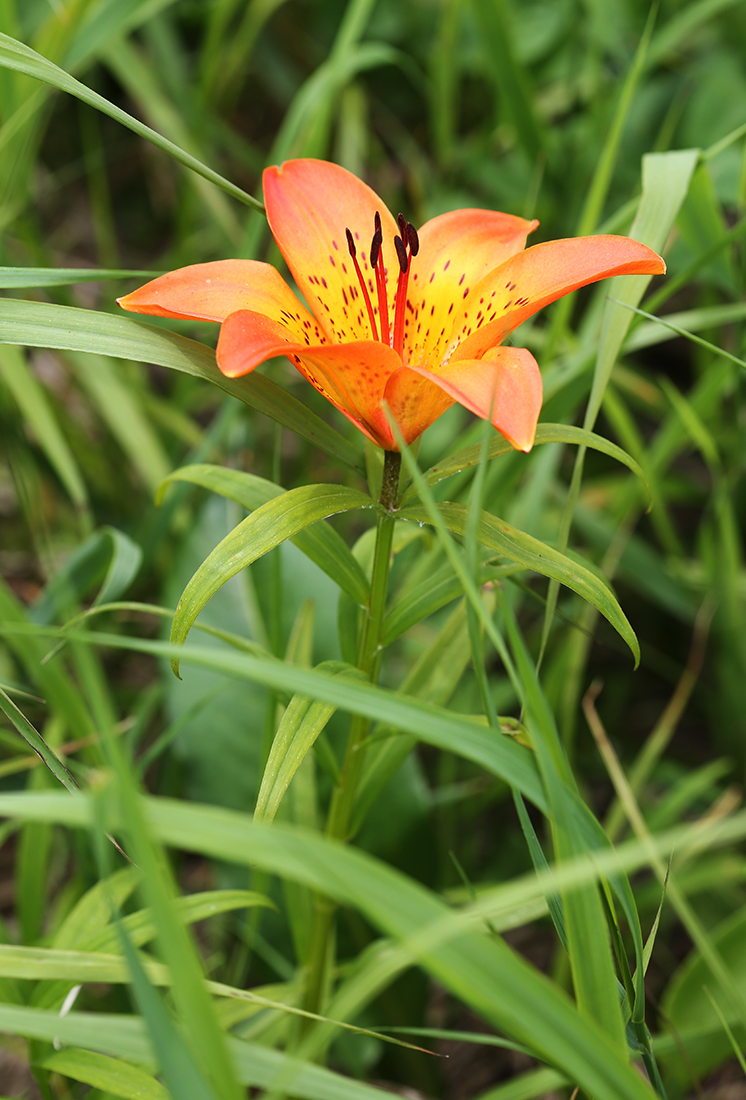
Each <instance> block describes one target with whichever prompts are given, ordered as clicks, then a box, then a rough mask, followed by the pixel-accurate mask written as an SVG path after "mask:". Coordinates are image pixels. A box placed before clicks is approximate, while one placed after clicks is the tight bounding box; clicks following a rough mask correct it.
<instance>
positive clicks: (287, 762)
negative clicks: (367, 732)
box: [254, 661, 365, 822]
mask: <svg viewBox="0 0 746 1100" xmlns="http://www.w3.org/2000/svg"><path fill="white" fill-rule="evenodd" d="M318 668H319V669H320V670H323V671H326V672H330V673H331V674H332V675H333V676H347V677H352V678H353V679H362V680H364V679H365V677H364V676H363V674H362V673H361V672H359V671H358V670H357V669H353V668H350V666H349V665H343V664H341V663H340V662H339V661H326V662H324V663H323V664H320V665H319V666H318ZM336 709H337V708H336V707H335V706H334V705H333V704H331V703H324V702H321V701H319V700H316V701H315V702H313V701H312V700H311V699H308V698H307V697H305V696H303V695H294V696H293V698H292V699H291V700H290V702H289V704H288V706H287V707H286V709H285V713H284V714H283V716H282V721H281V722H280V725H279V726H278V728H277V733H276V734H275V737H274V741H273V742H272V748H271V749H270V752H269V757H268V759H267V764H266V767H265V769H264V774H263V775H262V782H261V786H260V788H259V794H258V795H257V799H256V810H255V811H254V820H255V821H266V822H270V821H272V820H273V819H274V816H275V814H276V813H277V811H278V809H279V807H280V802H281V801H282V797H283V795H284V794H285V791H286V790H287V789H288V787H289V786H290V783H291V782H292V779H293V776H294V775H295V773H296V772H297V771H298V768H299V767H300V766H301V764H302V763H303V761H304V759H305V757H306V754H307V753H308V752H310V750H311V749H312V748H313V745H314V743H315V741H316V739H317V737H318V736H319V734H320V733H321V731H322V730H323V729H324V727H325V726H326V724H327V722H328V721H329V719H330V718H331V716H332V715H333V714H334V711H335V710H336Z"/></svg>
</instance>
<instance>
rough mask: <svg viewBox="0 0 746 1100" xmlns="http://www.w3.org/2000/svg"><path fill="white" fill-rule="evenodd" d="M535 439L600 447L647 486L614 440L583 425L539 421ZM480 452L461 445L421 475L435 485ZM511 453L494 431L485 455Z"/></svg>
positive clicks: (410, 492) (479, 446) (474, 461)
mask: <svg viewBox="0 0 746 1100" xmlns="http://www.w3.org/2000/svg"><path fill="white" fill-rule="evenodd" d="M539 443H576V444H578V446H582V447H589V448H591V450H594V451H600V452H601V453H602V454H606V455H609V456H610V457H611V458H615V459H616V460H617V462H621V463H622V465H624V466H626V467H627V468H628V469H629V470H631V471H632V473H633V474H636V475H637V477H639V478H640V480H641V481H642V482H643V483H644V484H645V487H646V488H647V481H646V480H645V475H644V473H643V471H642V468H641V467H640V465H639V464H638V463H637V462H635V460H634V458H632V456H631V455H628V454H627V452H626V451H623V450H622V448H621V447H617V445H616V444H615V443H612V442H611V441H610V440H608V439H604V437H603V436H602V435H597V434H596V433H595V432H589V431H586V429H585V428H577V427H575V426H574V425H572V424H539V426H538V428H537V429H536V439H535V441H534V445H537V444H539ZM481 452H482V444H481V443H476V444H474V446H472V447H464V449H463V450H461V451H456V453H455V454H452V455H449V457H448V458H446V459H443V460H442V461H441V462H438V463H437V464H436V465H435V466H431V467H430V469H429V470H426V471H425V472H424V474H423V475H422V476H423V478H424V479H425V481H426V483H427V484H428V485H437V484H438V482H440V481H444V480H445V479H446V478H447V477H453V475H454V474H460V473H461V471H462V470H466V469H468V468H469V467H471V466H476V465H477V463H478V462H479V460H480V456H481ZM514 453H515V448H514V447H511V445H510V444H509V443H508V441H507V439H504V438H503V437H502V436H501V435H495V436H494V437H493V438H492V439H491V440H490V445H489V451H488V452H487V457H488V458H498V457H499V456H500V455H506V454H514ZM416 495H417V487H416V485H415V484H412V485H410V486H409V488H408V489H407V491H406V492H405V493H404V496H403V497H402V501H401V503H402V504H405V503H406V502H407V501H408V500H410V499H411V498H412V497H414V496H416Z"/></svg>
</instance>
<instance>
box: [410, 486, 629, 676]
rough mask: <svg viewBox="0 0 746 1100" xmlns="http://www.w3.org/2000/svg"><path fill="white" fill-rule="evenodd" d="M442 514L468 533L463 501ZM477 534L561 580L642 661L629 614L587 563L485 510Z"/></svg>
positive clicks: (416, 517)
mask: <svg viewBox="0 0 746 1100" xmlns="http://www.w3.org/2000/svg"><path fill="white" fill-rule="evenodd" d="M440 511H441V515H442V516H443V520H444V522H445V524H446V526H447V527H448V529H449V530H450V531H453V532H454V533H455V534H458V535H463V534H465V533H466V524H467V516H468V513H467V509H466V508H464V506H463V505H462V504H450V503H446V504H441V505H440ZM400 515H401V518H402V519H409V520H413V521H414V522H416V523H429V522H430V516H429V513H428V511H427V509H425V508H405V509H404V511H402V512H401V513H400ZM477 537H478V539H479V541H480V542H481V543H482V545H483V546H489V547H490V549H491V550H497V552H498V553H499V554H503V555H504V556H505V557H506V558H510V560H511V561H515V562H518V563H519V564H520V565H523V566H525V568H526V569H532V570H533V571H534V572H535V573H541V574H542V575H543V576H545V577H550V578H551V579H552V580H556V581H559V582H560V584H564V585H565V586H566V587H567V588H571V589H572V590H573V592H577V594H578V595H579V596H582V597H583V599H584V600H588V602H589V603H591V604H593V606H594V607H595V608H596V609H597V610H598V611H600V612H601V614H602V615H603V616H604V618H606V619H608V621H609V622H610V623H611V625H612V626H613V627H614V629H615V630H616V631H617V632H618V633H619V634H620V635H621V637H622V638H623V639H624V641H625V642H626V643H627V645H628V646H629V648H630V649H631V650H632V653H633V654H634V658H635V667H637V665H638V664H639V662H640V644H639V642H638V641H637V636H636V634H635V632H634V630H633V629H632V627H631V626H630V623H629V620H628V619H627V616H626V615H625V614H624V612H623V611H622V609H621V607H620V606H619V602H618V600H617V598H616V596H615V595H614V593H613V592H612V590H611V588H610V587H609V585H608V584H607V583H606V582H605V581H604V580H602V579H601V577H599V576H598V575H597V574H596V573H594V572H593V571H592V570H591V569H590V568H588V567H587V566H584V565H581V564H580V563H579V562H578V561H576V560H573V559H570V558H568V557H567V556H566V555H565V554H560V553H559V551H557V550H554V549H552V547H551V546H548V545H547V544H546V543H545V542H541V541H540V540H539V539H535V538H534V537H533V536H532V535H527V534H526V533H525V531H519V530H518V528H517V527H513V526H511V524H509V523H506V521H505V520H503V519H499V518H498V517H497V516H493V515H490V514H489V512H483V513H482V518H481V520H480V522H479V527H478V533H477Z"/></svg>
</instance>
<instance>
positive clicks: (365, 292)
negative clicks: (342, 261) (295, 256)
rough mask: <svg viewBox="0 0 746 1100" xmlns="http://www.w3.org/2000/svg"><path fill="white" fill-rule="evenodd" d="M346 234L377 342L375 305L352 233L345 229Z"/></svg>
mask: <svg viewBox="0 0 746 1100" xmlns="http://www.w3.org/2000/svg"><path fill="white" fill-rule="evenodd" d="M345 233H346V234H347V247H348V248H349V250H350V256H351V257H352V262H353V264H354V265H355V272H356V273H357V281H358V282H359V283H360V289H361V290H362V292H363V301H364V302H365V305H366V308H367V310H368V320H369V321H370V327H371V330H372V332H373V339H374V340H377V339H378V330H377V329H376V315H375V313H374V312H373V305H372V303H371V300H370V294H368V288H367V286H366V285H365V279H364V278H363V273H362V271H361V270H360V264H359V263H358V262H357V249H356V248H355V242H354V240H353V239H352V233H351V232H350V231H349V229H345ZM387 340H388V336H387Z"/></svg>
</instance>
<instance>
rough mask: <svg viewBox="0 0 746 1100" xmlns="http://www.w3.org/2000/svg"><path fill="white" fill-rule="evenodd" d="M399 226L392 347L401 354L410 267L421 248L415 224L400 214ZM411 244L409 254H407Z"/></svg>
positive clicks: (395, 241)
mask: <svg viewBox="0 0 746 1100" xmlns="http://www.w3.org/2000/svg"><path fill="white" fill-rule="evenodd" d="M399 228H400V229H401V237H394V246H395V248H396V255H397V257H398V260H399V268H400V271H399V281H398V283H397V285H396V306H395V310H394V339H393V343H392V345H391V346H392V347H393V349H394V351H396V352H398V354H399V355H401V353H402V349H403V347H404V318H405V316H406V312H407V284H408V283H409V269H410V267H411V266H412V256H416V255H417V253H418V252H419V249H420V242H419V239H418V237H417V231H416V230H415V228H414V226H413V225H411V224H410V223H409V222H408V221H405V219H404V217H403V216H402V215H401V214H400V215H399ZM407 245H409V254H407Z"/></svg>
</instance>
